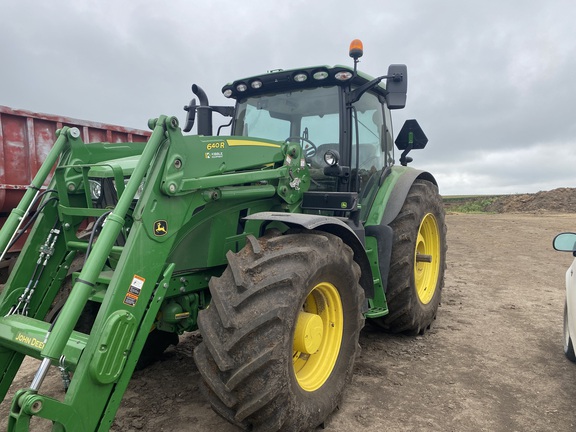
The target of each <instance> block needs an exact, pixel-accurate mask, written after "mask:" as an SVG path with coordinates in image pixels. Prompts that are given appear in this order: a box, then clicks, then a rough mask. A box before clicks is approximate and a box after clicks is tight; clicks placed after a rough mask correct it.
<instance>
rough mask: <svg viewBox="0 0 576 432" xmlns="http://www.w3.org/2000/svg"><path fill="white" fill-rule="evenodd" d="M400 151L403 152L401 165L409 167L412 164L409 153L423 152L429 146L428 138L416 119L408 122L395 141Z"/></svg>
mask: <svg viewBox="0 0 576 432" xmlns="http://www.w3.org/2000/svg"><path fill="white" fill-rule="evenodd" d="M394 143H395V144H396V147H398V150H403V152H402V155H401V156H400V164H401V165H402V166H406V165H408V164H409V163H410V162H412V158H411V157H407V155H408V153H410V152H411V151H412V150H421V149H423V148H424V147H426V144H428V137H427V136H426V134H425V133H424V131H423V130H422V128H421V127H420V125H419V124H418V122H417V121H416V120H414V119H411V120H406V121H405V122H404V125H403V126H402V129H400V132H399V133H398V136H397V137H396V141H394Z"/></svg>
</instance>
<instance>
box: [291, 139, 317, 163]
mask: <svg viewBox="0 0 576 432" xmlns="http://www.w3.org/2000/svg"><path fill="white" fill-rule="evenodd" d="M291 141H298V142H300V141H302V142H303V143H304V144H305V145H303V146H302V150H303V151H304V156H305V157H306V158H311V157H314V156H315V155H316V150H318V147H316V144H314V143H313V142H312V141H310V140H309V139H308V138H304V137H300V136H293V137H288V138H286V139H285V140H284V142H285V143H289V142H291Z"/></svg>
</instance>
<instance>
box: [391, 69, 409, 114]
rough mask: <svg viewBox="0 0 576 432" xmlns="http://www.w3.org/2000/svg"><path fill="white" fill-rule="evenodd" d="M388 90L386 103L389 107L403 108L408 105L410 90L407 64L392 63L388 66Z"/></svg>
mask: <svg viewBox="0 0 576 432" xmlns="http://www.w3.org/2000/svg"><path fill="white" fill-rule="evenodd" d="M386 92H387V94H386V104H387V105H388V108H389V109H391V110H393V109H402V108H404V107H405V106H406V93H407V92H408V68H407V67H406V65H403V64H392V65H390V66H389V67H388V75H387V79H386Z"/></svg>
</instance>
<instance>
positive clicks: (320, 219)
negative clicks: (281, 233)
mask: <svg viewBox="0 0 576 432" xmlns="http://www.w3.org/2000/svg"><path fill="white" fill-rule="evenodd" d="M244 219H247V220H262V221H270V222H282V223H284V224H286V225H288V226H289V227H301V228H305V229H308V230H318V231H324V232H327V233H330V234H334V235H335V236H338V237H340V238H341V239H342V241H343V242H344V243H346V244H347V245H348V246H350V248H351V249H352V251H353V252H354V261H356V263H357V264H358V265H359V266H360V270H361V272H362V273H361V275H360V285H361V286H362V288H363V289H364V292H365V295H366V298H373V297H374V280H373V278H372V269H371V268H370V262H369V260H368V256H367V255H366V249H365V247H364V232H363V230H361V231H360V232H356V231H354V230H353V229H352V228H351V227H350V226H348V225H347V224H346V223H345V222H344V221H343V220H341V219H339V218H336V217H331V216H319V215H310V214H303V213H282V212H260V213H254V214H253V215H250V216H246V217H245V218H244Z"/></svg>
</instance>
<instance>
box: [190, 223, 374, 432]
mask: <svg viewBox="0 0 576 432" xmlns="http://www.w3.org/2000/svg"><path fill="white" fill-rule="evenodd" d="M228 262H229V265H228V268H227V269H226V270H225V271H224V273H223V274H222V276H221V277H220V278H212V280H211V281H210V292H211V293H212V303H211V304H210V306H209V307H208V308H207V309H205V310H203V311H201V312H200V314H199V317H198V326H199V328H200V331H201V333H202V337H203V342H202V343H201V344H200V345H199V346H198V347H197V348H196V350H195V352H194V358H195V360H196V365H197V366H198V369H199V370H200V373H201V374H202V378H203V381H204V385H203V386H202V387H203V392H204V394H205V396H206V397H207V399H208V400H209V401H210V403H211V405H212V408H213V409H214V410H215V411H216V412H217V413H218V414H220V415H221V416H222V417H224V418H225V419H226V420H228V421H230V422H231V423H234V424H236V425H238V426H240V427H243V428H245V429H250V430H253V431H278V430H282V431H301V430H308V429H313V428H314V427H316V426H318V425H320V424H321V423H323V422H324V421H325V420H326V418H327V417H328V416H329V415H330V413H331V412H332V411H334V409H336V407H337V406H338V404H339V402H340V400H341V398H342V393H343V390H344V387H345V385H346V383H347V382H348V381H349V379H350V378H351V376H352V369H353V364H354V358H355V356H356V353H357V350H358V349H359V345H358V338H359V333H360V330H361V328H362V326H363V323H364V319H363V315H362V313H361V310H362V305H363V302H364V292H363V290H362V288H361V287H360V285H359V283H358V280H359V277H360V270H359V267H358V265H357V264H356V263H355V262H354V260H353V253H352V250H351V249H350V248H349V247H348V246H347V245H345V244H344V243H343V242H342V240H341V239H340V238H338V237H336V236H334V235H331V234H327V233H322V232H315V231H312V232H306V233H304V232H302V233H297V234H288V235H283V236H275V237H268V236H265V237H262V238H260V239H258V240H257V239H255V238H254V237H251V236H250V237H249V238H248V244H247V245H246V247H245V248H244V249H242V250H241V251H240V252H239V253H237V254H233V253H231V252H229V253H228Z"/></svg>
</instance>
